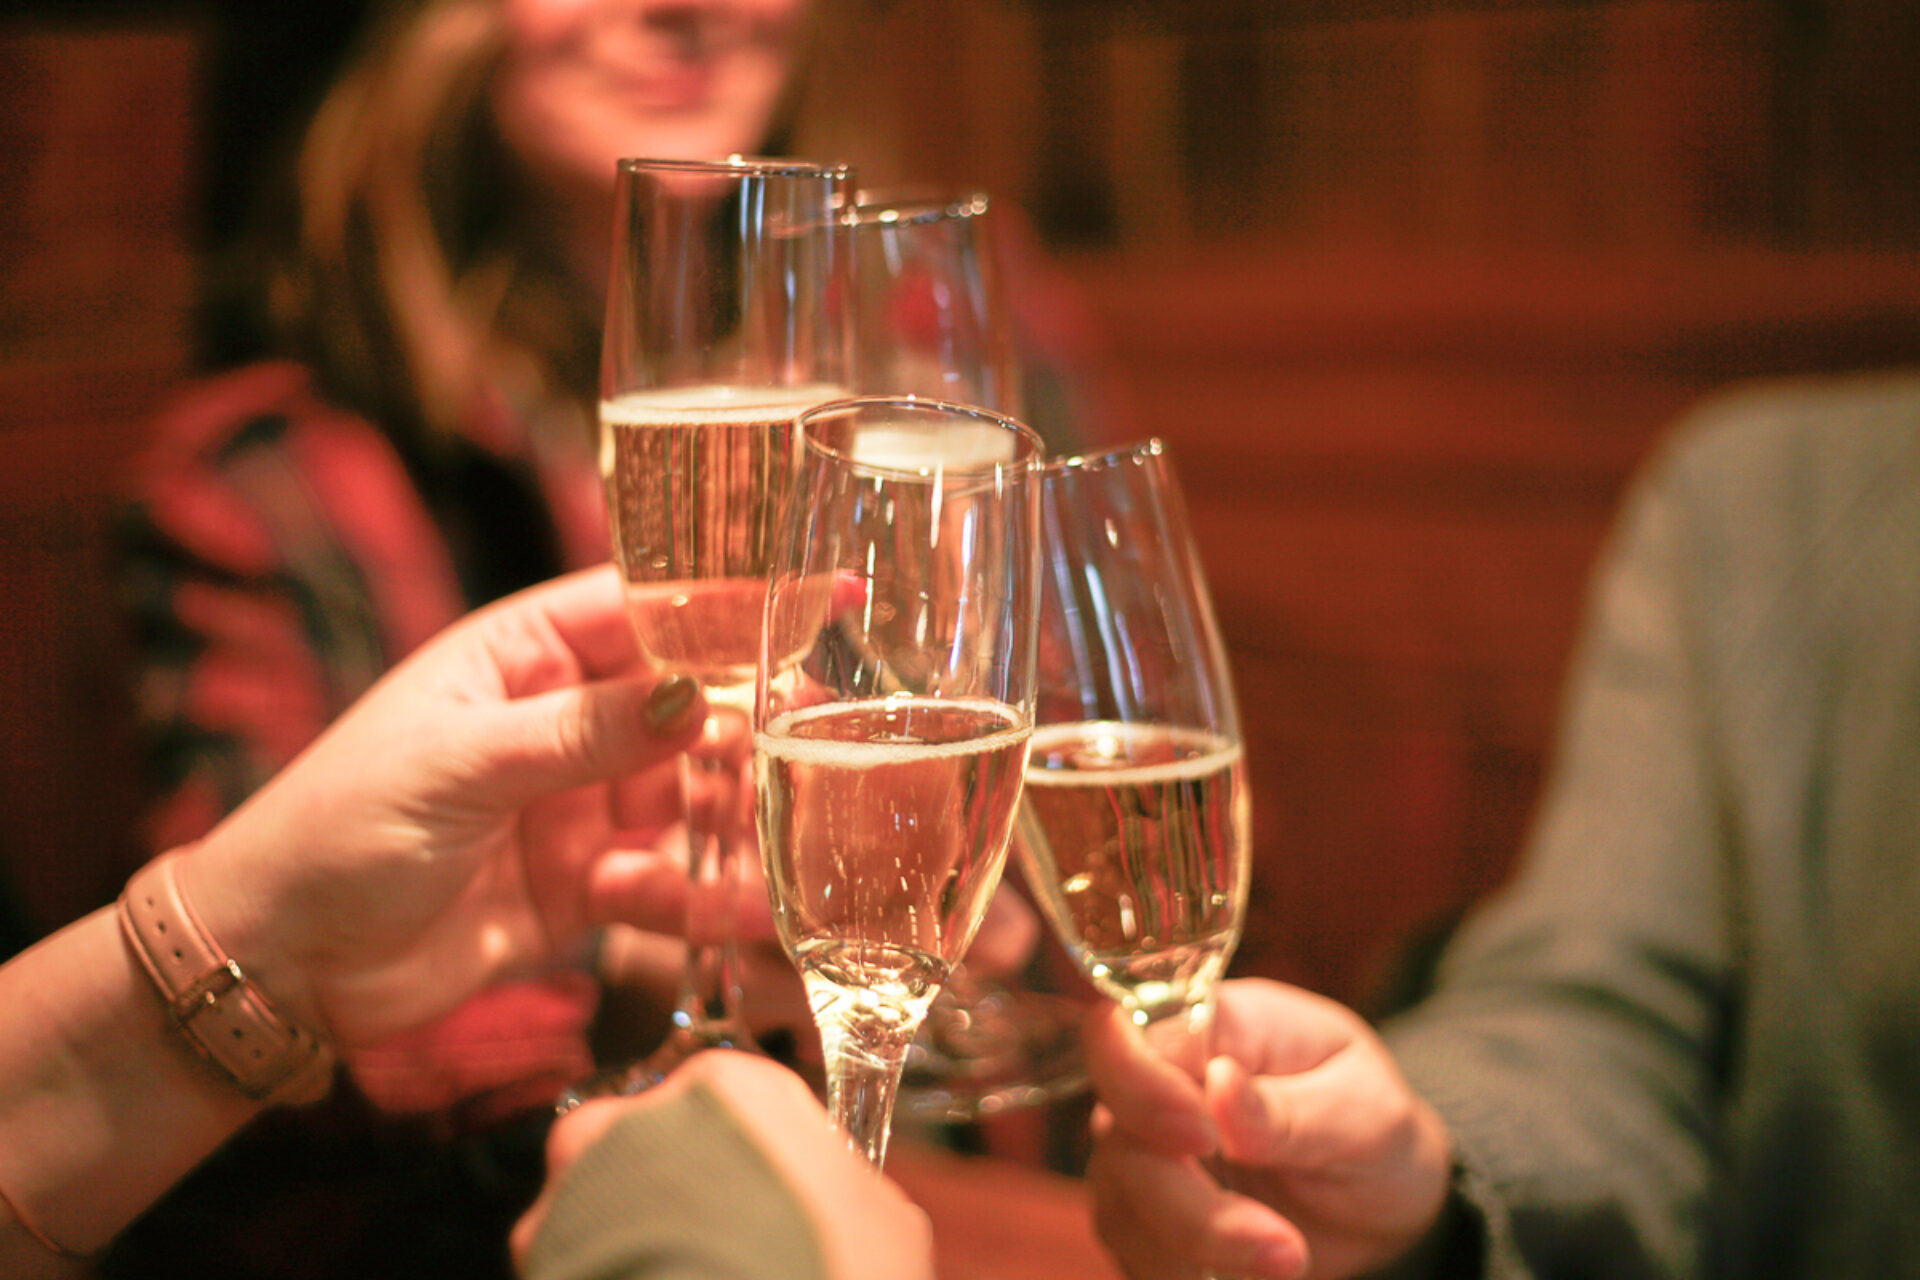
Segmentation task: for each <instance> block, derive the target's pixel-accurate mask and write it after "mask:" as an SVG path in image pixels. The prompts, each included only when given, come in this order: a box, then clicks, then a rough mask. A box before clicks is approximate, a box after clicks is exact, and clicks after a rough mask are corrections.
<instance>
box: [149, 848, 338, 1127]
mask: <svg viewBox="0 0 1920 1280" xmlns="http://www.w3.org/2000/svg"><path fill="white" fill-rule="evenodd" d="M178 864H179V857H178V855H168V856H166V857H161V858H156V859H155V860H154V861H152V862H149V863H148V864H147V865H146V866H144V867H142V868H141V869H140V870H139V871H137V872H135V873H134V875H133V878H132V879H131V880H129V881H127V887H126V891H125V892H124V893H122V894H121V895H120V929H121V932H122V933H124V934H125V935H126V939H127V945H128V947H130V948H131V949H132V951H133V954H134V955H135V957H137V958H138V959H139V961H140V964H141V967H142V968H144V969H145V970H146V971H147V976H148V977H150V978H152V979H153V985H154V987H155V988H156V989H157V990H158V991H159V993H160V998H161V1000H162V1001H163V1002H164V1003H165V1005H166V1007H167V1015H168V1017H169V1018H171V1019H172V1020H173V1023H174V1025H175V1026H177V1027H179V1028H180V1030H181V1032H182V1033H183V1034H184V1035H185V1036H186V1038H187V1040H188V1041H189V1042H191V1043H192V1044H193V1046H194V1047H195V1048H196V1049H197V1050H199V1052H200V1054H201V1056H203V1057H204V1058H206V1059H207V1061H208V1062H210V1063H212V1064H213V1065H214V1066H215V1067H216V1068H218V1069H219V1071H220V1072H221V1074H223V1075H225V1076H226V1077H227V1078H228V1079H230V1080H231V1081H232V1082H233V1083H234V1085H235V1086H236V1087H238V1088H239V1089H240V1091H241V1092H242V1093H245V1094H246V1095H247V1096H248V1097H250V1098H253V1099H255V1100H257V1101H261V1102H267V1103H270V1104H281V1103H288V1104H298V1103H304V1102H316V1101H318V1100H319V1099H321V1098H323V1097H325V1096H326V1094H327V1091H328V1090H329V1089H330V1088H331V1087H332V1085H333V1051H332V1049H331V1048H330V1047H329V1046H328V1044H327V1042H326V1041H325V1040H324V1039H323V1038H321V1037H320V1036H317V1035H315V1034H314V1033H313V1032H311V1031H309V1030H307V1029H306V1028H305V1027H302V1026H300V1025H299V1024H298V1023H295V1022H292V1021H290V1020H288V1019H286V1018H283V1017H281V1016H280V1014H279V1012H278V1011H277V1010H275V1009H274V1007H273V1002H272V1001H270V1000H268V999H267V997H266V993H265V992H263V991H261V990H260V988H259V987H257V986H255V985H254V983H253V982H252V980H251V979H249V978H248V977H247V975H246V974H245V973H244V972H242V970H241V968H240V966H239V964H238V963H237V962H235V961H234V959H233V958H232V957H231V956H229V955H227V954H226V952H225V951H223V950H222V949H221V948H220V944H219V943H217V942H215V941H214V940H213V938H212V936H211V935H209V934H208V933H207V930H206V926H205V925H203V924H201V922H200V917H199V916H198V915H196V914H195V913H194V910H193V907H192V905H191V904H190V903H189V902H188V901H187V898H186V895H185V893H183V892H182V891H181V888H180V877H179V865H178Z"/></svg>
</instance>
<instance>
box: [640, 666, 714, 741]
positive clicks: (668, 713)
mask: <svg viewBox="0 0 1920 1280" xmlns="http://www.w3.org/2000/svg"><path fill="white" fill-rule="evenodd" d="M699 692H700V682H699V681H697V680H695V679H694V678H693V677H692V676H668V677H667V678H666V679H664V680H662V681H661V682H660V683H659V684H656V685H655V686H653V692H651V693H649V694H648V695H647V700H646V702H645V704H644V705H643V706H642V708H641V711H642V714H644V715H645V716H646V719H647V727H648V728H649V729H652V730H653V731H654V732H655V733H673V732H676V731H678V730H680V729H684V728H686V720H687V709H688V708H689V707H691V706H692V705H693V700H694V698H695V697H696V696H697V695H698V694H699Z"/></svg>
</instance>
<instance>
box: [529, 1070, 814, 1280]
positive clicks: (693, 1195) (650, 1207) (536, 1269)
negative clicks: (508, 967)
mask: <svg viewBox="0 0 1920 1280" xmlns="http://www.w3.org/2000/svg"><path fill="white" fill-rule="evenodd" d="M523 1272H524V1275H525V1277H526V1280H764V1278H767V1277H779V1280H789V1278H792V1280H825V1277H826V1268H825V1263H824V1262H823V1261H822V1258H821V1250H820V1245H819V1242H818V1239H817V1238H816V1236H815V1235H814V1232H813V1227H812V1225H811V1223H810V1222H809V1221H808V1219H807V1217H806V1214H805V1213H804V1212H803V1211H802V1210H801V1208H800V1205H799V1203H798V1202H797V1201H796V1199H795V1198H794V1194H793V1192H792V1190H791V1189H790V1188H789V1187H788V1186H787V1185H786V1183H785V1182H783V1181H782V1180H781V1177H780V1175H779V1173H778V1172H777V1171H775V1169H774V1168H773V1166H772V1165H771V1164H769V1163H768V1161H767V1159H766V1157H765V1155H763V1154H762V1153H761V1151H760V1149H759V1147H757V1146H755V1145H754V1142H753V1140H752V1139H751V1138H750V1137H749V1136H748V1135H747V1134H746V1132H745V1131H743V1130H742V1129H741V1128H740V1126H739V1125H738V1124H737V1123H736V1122H735V1121H734V1119H733V1116H732V1115H731V1114H730V1113H729V1112H728V1110H727V1108H726V1107H725V1105H724V1104H722V1103H721V1102H720V1101H719V1100H718V1099H717V1098H715V1097H714V1096H713V1094H712V1093H711V1092H710V1091H708V1090H707V1089H706V1088H705V1087H704V1086H700V1085H696V1086H695V1087H693V1088H691V1089H689V1090H688V1091H687V1092H686V1094H685V1095H684V1096H682V1097H681V1098H678V1099H675V1100H673V1101H671V1102H668V1103H664V1104H662V1105H660V1106H656V1107H650V1108H646V1109H643V1110H639V1111H636V1112H634V1113H632V1114H630V1115H628V1116H625V1117H623V1118H622V1119H620V1120H619V1121H618V1122H617V1123H616V1124H615V1125H614V1126H613V1127H612V1128H611V1129H609V1130H608V1131H607V1133H606V1135H605V1136H604V1137H602V1138H601V1139H600V1140H599V1141H598V1142H596V1143H594V1145H593V1146H592V1147H590V1148H589V1149H588V1150H587V1151H586V1152H585V1153H584V1154H582V1155H581V1157H580V1158H579V1160H577V1161H576V1162H575V1163H574V1164H573V1166H572V1167H571V1168H569V1169H568V1170H567V1171H566V1173H565V1174H564V1175H562V1179H561V1182H560V1185H559V1187H558V1189H557V1191H556V1193H555V1196H554V1199H553V1203H552V1205H551V1207H550V1209H549V1212H548V1214H547V1218H546V1221H545V1222H544V1223H543V1224H542V1225H541V1228H540V1231H539V1234H538V1235H537V1236H536V1237H535V1238H534V1241H533V1244H532V1247H531V1249H530V1250H529V1252H528V1256H527V1259H526V1264H525V1266H524V1268H523Z"/></svg>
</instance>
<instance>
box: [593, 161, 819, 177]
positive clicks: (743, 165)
mask: <svg viewBox="0 0 1920 1280" xmlns="http://www.w3.org/2000/svg"><path fill="white" fill-rule="evenodd" d="M614 168H615V169H616V170H617V171H618V172H620V173H639V172H641V171H642V170H656V171H662V172H668V173H701V174H711V175H713V176H715V177H724V176H739V177H760V178H846V177H850V176H851V175H852V173H853V166H852V165H849V164H846V163H844V162H842V161H832V162H825V161H819V160H800V159H795V158H793V157H791V156H745V155H731V156H722V157H719V158H718V159H712V160H679V159H667V158H664V157H653V156H622V157H621V158H620V159H618V160H616V161H614Z"/></svg>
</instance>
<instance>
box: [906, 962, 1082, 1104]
mask: <svg viewBox="0 0 1920 1280" xmlns="http://www.w3.org/2000/svg"><path fill="white" fill-rule="evenodd" d="M1085 1011H1086V1006H1085V1004H1083V1003H1082V1002H1080V1001H1077V1000H1073V999H1069V998H1068V997H1066V996H1058V995H1050V994H1046V993H1043V992H1038V991H1024V990H1023V991H1010V990H1007V989H1005V988H1001V987H982V988H980V989H979V994H978V995H977V996H976V997H974V998H971V999H969V1000H967V1001H964V1002H954V1003H952V1004H949V1003H947V1002H945V1001H936V1002H935V1004H934V1007H933V1010H932V1012H930V1013H929V1014H928V1017H927V1021H926V1025H925V1026H924V1027H923V1028H922V1029H921V1034H920V1037H919V1038H918V1039H917V1040H915V1041H914V1044H913V1048H912V1049H911V1050H909V1051H908V1054H907V1068H906V1072H905V1074H904V1075H903V1076H902V1078H901V1083H900V1096H899V1100H898V1101H897V1103H896V1104H895V1111H896V1113H897V1114H898V1115H899V1116H901V1117H903V1118H910V1119H913V1120H918V1121H922V1122H925V1123H934V1124H967V1123H971V1122H973V1121H976V1120H984V1119H987V1118H988V1117H991V1116H995V1115H999V1114H1001V1113H1003V1112H1007V1111H1013V1110H1017V1109H1019V1108H1022V1107H1037V1106H1043V1105H1045V1104H1047V1103H1050V1102H1055V1101H1058V1100H1059V1099H1062V1098H1070V1097H1073V1096H1074V1095H1075V1094H1078V1093H1079V1092H1081V1091H1082V1090H1083V1089H1085V1088H1086V1087H1087V1072H1086V1064H1085V1063H1084V1062H1083V1061H1082V1059H1081V1056H1080V1022H1081V1020H1082V1019H1083V1018H1084V1017H1085Z"/></svg>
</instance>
